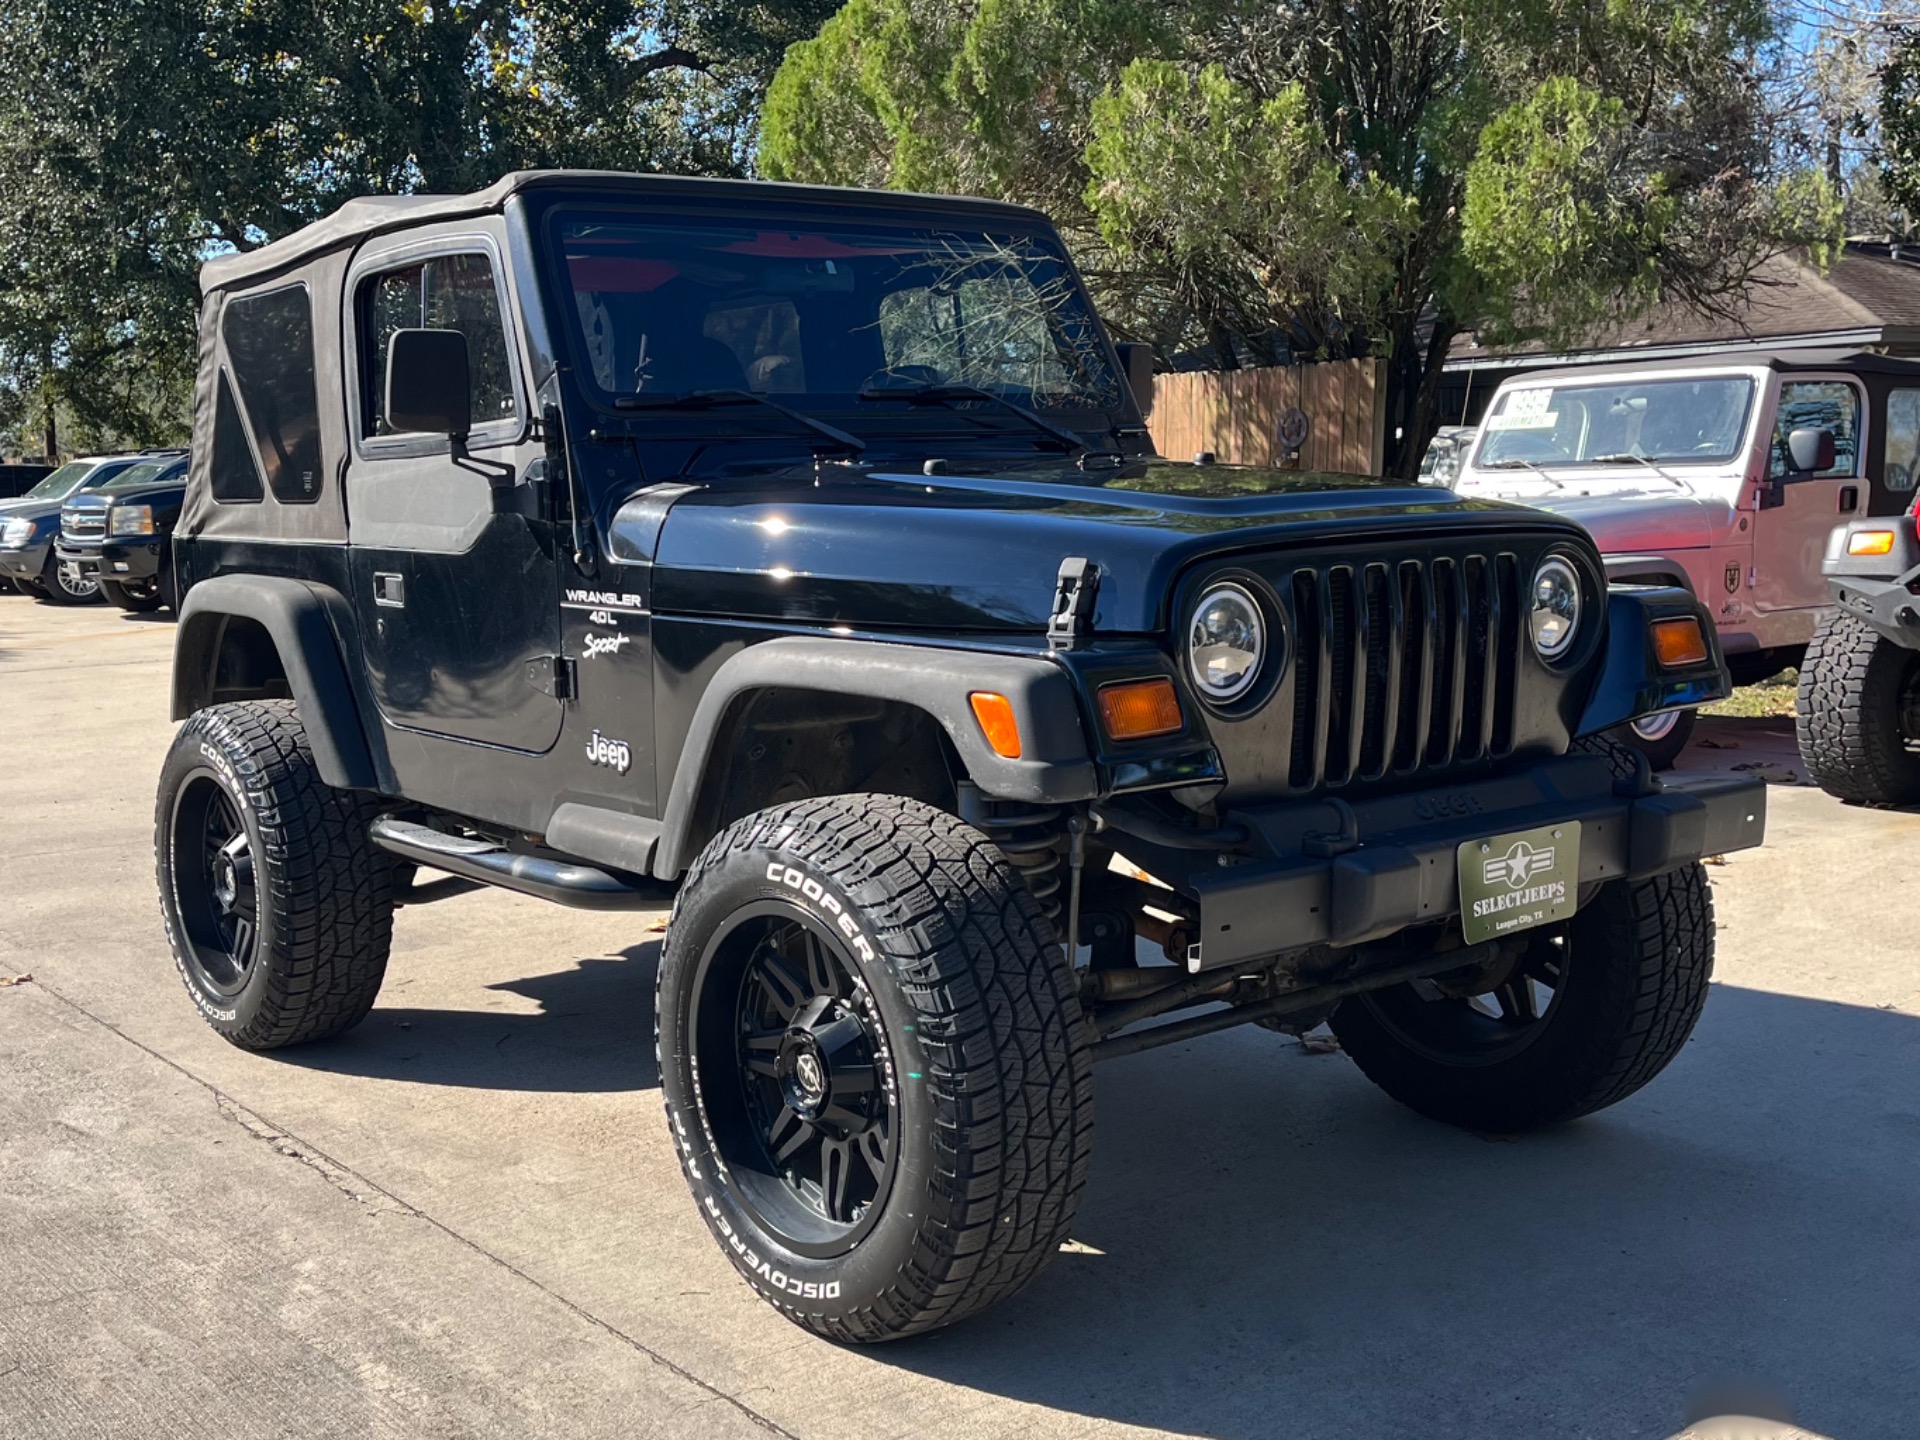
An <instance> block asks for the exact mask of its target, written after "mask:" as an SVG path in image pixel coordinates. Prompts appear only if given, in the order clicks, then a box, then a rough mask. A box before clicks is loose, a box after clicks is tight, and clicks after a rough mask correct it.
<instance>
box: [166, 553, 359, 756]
mask: <svg viewBox="0 0 1920 1440" xmlns="http://www.w3.org/2000/svg"><path fill="white" fill-rule="evenodd" d="M235 618H241V619H246V620H252V621H255V622H257V623H258V624H260V625H261V626H262V627H263V628H264V629H265V630H266V632H267V634H268V636H269V637H270V638H271V639H272V641H273V645H274V649H275V650H276V651H277V652H278V653H279V656H280V665H281V668H282V669H283V670H285V671H286V675H287V688H288V689H289V690H290V691H292V692H293V698H294V702H295V703H296V704H298V705H299V707H300V718H301V720H302V721H303V722H304V723H305V726H306V731H307V741H308V743H309V744H310V745H312V747H313V758H314V763H315V764H316V765H317V766H318V767H319V770H320V778H321V779H322V780H324V781H326V783H327V784H329V785H333V786H337V787H339V788H342V789H351V790H377V789H379V788H380V779H379V774H380V772H379V769H378V768H377V767H376V765H375V763H374V753H373V747H372V746H371V745H370V744H369V743H368V739H367V728H366V726H365V724H364V723H363V722H362V717H361V714H360V705H359V702H358V701H357V700H356V699H355V697H354V691H353V684H352V682H351V681H350V680H349V678H348V675H347V666H346V660H345V658H344V657H343V656H342V654H341V638H340V637H341V635H342V633H343V630H342V627H347V629H348V631H349V632H350V627H351V625H352V613H351V611H350V609H349V608H348V605H347V602H346V599H345V598H344V597H343V596H341V595H340V594H339V593H338V592H336V591H334V590H331V589H329V588H327V587H325V586H321V585H313V584H309V583H308V582H306V581H304V580H293V579H289V578H287V577H285V576H280V575H214V576H210V577H209V578H207V579H205V580H201V581H199V582H198V583H196V584H195V585H194V586H193V588H192V589H190V590H189V591H188V592H187V595H186V598H185V599H184V600H183V601H182V602H181V604H180V621H179V631H178V634H177V636H176V638H175V640H174V649H173V718H174V719H175V720H185V719H186V718H187V717H188V716H189V715H191V714H193V712H194V711H196V710H199V709H202V708H204V707H205V706H207V705H209V704H211V703H212V702H213V696H214V686H215V679H216V677H215V674H214V666H215V663H216V661H217V660H218V658H219V654H220V644H221V641H222V639H223V638H224V637H225V635H226V631H227V624H228V622H229V621H230V620H232V619H235Z"/></svg>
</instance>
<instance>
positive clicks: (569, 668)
mask: <svg viewBox="0 0 1920 1440" xmlns="http://www.w3.org/2000/svg"><path fill="white" fill-rule="evenodd" d="M527 683H528V684H529V685H531V686H532V687H533V688H534V689H536V690H538V691H539V692H540V693H541V694H542V695H551V696H553V698H554V699H556V700H571V699H572V698H573V696H574V689H575V685H574V669H573V661H571V660H569V659H567V657H566V656H564V655H539V656H536V657H535V658H533V659H532V660H529V661H527Z"/></svg>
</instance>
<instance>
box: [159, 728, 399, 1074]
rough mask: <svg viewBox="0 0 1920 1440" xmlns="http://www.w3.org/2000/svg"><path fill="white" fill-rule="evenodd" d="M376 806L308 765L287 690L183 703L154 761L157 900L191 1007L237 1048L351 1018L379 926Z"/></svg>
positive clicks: (385, 874) (387, 897)
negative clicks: (184, 715) (160, 759)
mask: <svg viewBox="0 0 1920 1440" xmlns="http://www.w3.org/2000/svg"><path fill="white" fill-rule="evenodd" d="M378 811H379V807H378V805H377V804H376V802H375V801H374V800H373V799H372V798H371V797H368V796H364V795H361V794H359V793H358V792H355V791H349V790H336V789H334V788H333V787H332V786H330V785H328V784H326V783H325V782H324V781H322V780H321V778H320V773H319V769H318V767H317V766H316V765H315V764H314V759H313V751H312V748H311V747H310V746H309V745H308V743H307V732H306V730H305V728H304V727H303V726H302V725H301V723H300V715H299V712H298V711H297V710H296V709H295V708H294V703H293V702H292V701H291V700H249V701H245V702H242V703H239V704H233V705H216V706H214V707H212V708H211V709H207V710H200V711H197V712H196V713H195V714H194V715H193V716H192V717H191V718H190V719H188V721H187V723H186V724H185V725H182V726H181V727H180V731H179V733H178V734H177V735H176V736H175V737H174V741H173V748H172V749H171V750H170V751H169V752H168V753H167V759H166V763H165V764H164V765H163V766H162V767H161V770H160V793H159V799H158V802H157V804H156V806H155V813H154V849H155V854H156V860H157V866H158V871H159V881H160V912H161V915H162V917H163V918H164V920H165V923H166V931H167V943H168V944H169V945H170V946H171V947H172V950H173V958H174V963H175V965H176V966H177V967H178V968H179V971H180V978H181V979H182V980H183V981H185V982H186V987H187V993H188V994H189V995H190V996H192V997H193V1003H194V1004H195V1005H196V1006H197V1007H198V1008H199V1010H200V1013H201V1015H202V1016H203V1017H204V1018H205V1019H206V1022H207V1023H208V1024H209V1025H211V1026H212V1027H213V1028H214V1029H215V1030H216V1031H218V1032H219V1033H220V1034H221V1035H222V1036H224V1037H225V1038H226V1039H228V1040H230V1041H232V1042H233V1043H234V1044H235V1045H238V1046H240V1047H242V1048H243V1049H247V1050H273V1049H277V1048H279V1047H280V1046H282V1045H297V1044H300V1043H302V1042H304V1041H308V1040H323V1039H325V1038H327V1037H328V1036H331V1035H338V1034H339V1033H340V1032H341V1031H343V1030H347V1029H350V1028H352V1027H353V1026H355V1025H357V1024H359V1023H360V1021H361V1020H363V1019H365V1018H366V1014H367V1012H368V1011H369V1010H371V1009H372V1008H373V1001H374V997H375V996H376V995H377V994H379V991H380V981H381V979H382V977H383V976H384V975H385V974H386V968H387V952H388V949H389V947H390V945H391V942H392V938H393V867H392V865H391V864H389V863H388V857H387V855H386V854H385V852H384V851H381V850H378V849H376V848H375V847H374V845H373V842H372V841H371V840H369V839H368V838H367V825H368V823H369V822H370V821H371V820H372V819H373V817H374V816H375V815H376V814H377V813H378Z"/></svg>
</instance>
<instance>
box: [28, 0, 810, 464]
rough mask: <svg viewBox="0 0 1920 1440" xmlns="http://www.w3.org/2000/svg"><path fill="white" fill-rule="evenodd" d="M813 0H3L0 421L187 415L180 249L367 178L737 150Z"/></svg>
mask: <svg viewBox="0 0 1920 1440" xmlns="http://www.w3.org/2000/svg"><path fill="white" fill-rule="evenodd" d="M831 8H832V7H831V5H830V4H827V3H823V0H799V3H792V4H786V5H782V6H772V5H767V4H764V3H750V0H709V3H700V0H644V3H639V4H633V3H613V0H453V3H432V4H429V3H425V0H328V3H326V4H314V3H312V0H298V3H295V0H245V3H240V0H0V61H4V69H5V73H6V75H7V82H8V83H7V85H6V86H5V87H4V91H3V92H0V430H4V429H6V428H9V427H11V428H12V429H13V430H15V431H16V432H22V431H23V432H25V433H26V434H31V432H33V431H35V430H39V431H41V432H43V433H42V435H41V436H40V437H39V438H40V440H41V443H42V444H44V445H46V446H48V447H53V446H55V445H64V444H65V443H66V439H65V438H64V437H61V436H57V435H48V434H47V433H45V432H46V431H47V430H48V428H49V427H50V426H51V424H52V417H61V418H62V419H63V422H64V423H67V424H69V425H70V426H71V427H72V435H71V438H72V439H74V440H76V441H81V442H82V443H88V444H99V443H110V442H112V441H114V440H124V441H131V442H154V441H161V440H174V439H179V438H181V437H182V435H183V434H184V427H185V423H186V413H185V410H186V407H185V403H184V395H185V391H186V390H187V388H189V387H190V383H191V370H192V364H193V348H194V339H193V334H194V330H193V326H194V313H195V309H196V298H197V294H196V289H197V273H198V270H199V266H200V264H201V262H202V261H203V260H204V259H205V258H206V256H207V255H208V254H210V253H214V252H217V251H219V250H222V249H228V248H233V249H242V250H244V249H250V248H253V247H255V246H257V245H260V244H263V243H266V242H268V241H270V240H273V239H276V238H278V237H280V236H282V235H285V234H287V233H288V232H290V231H292V230H295V229H297V228H299V227H300V226H301V225H303V224H306V223H307V222H308V221H310V220H313V219H315V218H317V217H319V216H321V215H323V214H325V213H327V212H328V211H330V210H332V209H334V208H335V207H336V206H337V205H339V204H340V202H341V201H343V200H345V199H348V198H349V197H352V196H355V195H363V194H369V193H389V192H407V191H415V190H433V191H447V190H464V189H471V188H474V187H476V186H480V185H484V184H486V183H488V182H489V181H491V180H493V179H495V178H496V177H497V176H499V175H500V174H502V173H504V172H505V171H508V170H512V169H515V168H520V167H523V166H534V165H577V166H587V167H600V168H615V169H642V170H644V169H661V170H674V171H685V172H693V173H710V174H739V173H743V172H744V167H745V164H746V160H747V158H748V146H749V142H750V140H751V136H752V134H753V129H754V125H755V121H756V116H757V110H758V100H759V97H760V95H761V94H762V93H763V91H764V88H765V85H766V82H767V80H768V79H769V78H770V76H771V73H772V71H773V69H774V68H775V67H776V66H777V64H778V63H779V59H780V56H781V54H782V52H783V51H784V49H785V47H786V45H787V44H789V43H791V42H792V41H794V40H797V39H799V38H802V37H804V36H806V35H810V34H812V33H813V31H814V30H815V28H816V27H817V26H818V24H819V23H820V21H821V20H822V19H824V18H825V17H826V15H827V14H829V13H830V11H831Z"/></svg>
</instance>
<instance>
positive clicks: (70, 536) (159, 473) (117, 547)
mask: <svg viewBox="0 0 1920 1440" xmlns="http://www.w3.org/2000/svg"><path fill="white" fill-rule="evenodd" d="M186 494H187V452H186V451H184V450H174V451H157V452H152V453H151V455H150V458H147V459H144V460H142V461H141V462H140V463H139V464H138V465H134V466H132V467H131V468H129V469H126V470H122V471H121V472H120V473H119V474H118V475H115V476H114V477H113V478H112V479H111V480H108V481H107V482H106V483H105V484H104V485H101V486H100V487H99V488H98V489H93V490H82V491H79V492H77V493H75V494H73V495H70V496H68V497H67V501H66V503H65V504H64V505H62V506H61V507H60V534H59V536H58V538H57V539H56V540H55V541H54V546H53V554H54V563H55V564H56V565H58V566H59V567H60V569H61V570H62V572H63V573H65V574H66V575H68V576H71V577H72V580H73V582H75V583H83V584H84V583H96V584H98V585H99V587H100V593H101V595H102V596H104V597H105V598H106V599H107V600H108V601H109V602H110V603H112V604H115V605H118V606H119V607H120V608H121V609H122V610H158V609H159V608H160V607H161V606H162V605H165V606H168V607H169V608H177V607H176V606H175V604H174V593H173V562H172V556H171V553H170V550H169V537H170V536H171V535H172V534H173V527H174V524H175V522H176V521H178V520H179V518H180V506H181V503H182V502H183V501H184V500H185V499H186Z"/></svg>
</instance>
